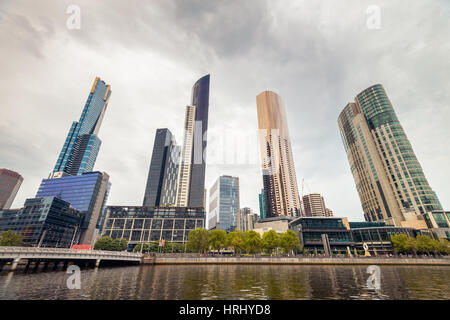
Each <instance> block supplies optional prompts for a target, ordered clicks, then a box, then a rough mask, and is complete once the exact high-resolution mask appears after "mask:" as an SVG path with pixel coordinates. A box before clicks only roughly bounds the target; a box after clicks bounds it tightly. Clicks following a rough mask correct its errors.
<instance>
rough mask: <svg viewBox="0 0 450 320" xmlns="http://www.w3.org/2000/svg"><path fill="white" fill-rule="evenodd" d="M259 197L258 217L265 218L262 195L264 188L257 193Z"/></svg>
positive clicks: (264, 201) (265, 211) (264, 205)
mask: <svg viewBox="0 0 450 320" xmlns="http://www.w3.org/2000/svg"><path fill="white" fill-rule="evenodd" d="M258 199H259V217H260V218H261V219H265V218H267V210H266V199H265V197H264V189H261V193H260V194H259V195H258Z"/></svg>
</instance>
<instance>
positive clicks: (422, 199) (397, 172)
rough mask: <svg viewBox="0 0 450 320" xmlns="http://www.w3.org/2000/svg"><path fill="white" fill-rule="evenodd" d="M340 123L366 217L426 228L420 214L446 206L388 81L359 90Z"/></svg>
mask: <svg viewBox="0 0 450 320" xmlns="http://www.w3.org/2000/svg"><path fill="white" fill-rule="evenodd" d="M338 125H339V130H340V133H341V137H342V140H343V143H344V148H345V151H346V153H347V158H348V160H349V163H350V169H351V171H352V174H353V178H354V180H355V184H356V189H357V191H358V194H359V197H360V200H361V205H362V209H363V212H364V217H365V219H366V221H385V222H386V223H387V224H390V225H394V226H412V227H416V228H422V227H424V228H426V226H425V224H424V222H423V220H422V219H423V218H422V216H421V214H423V213H426V212H430V211H434V210H442V207H441V205H440V203H439V200H438V198H437V196H436V194H435V193H434V191H433V190H432V189H431V187H430V185H429V184H428V181H427V179H426V178H425V174H424V172H423V170H422V167H421V166H420V163H419V161H418V160H417V157H416V155H415V154H414V151H413V149H412V146H411V144H410V142H409V140H408V138H407V136H406V133H405V132H404V130H403V127H402V126H401V124H400V122H399V120H398V118H397V116H396V114H395V112H394V108H393V106H392V104H391V102H390V101H389V98H388V96H387V94H386V92H385V90H384V88H383V86H382V85H380V84H377V85H374V86H371V87H369V88H367V89H365V90H364V91H362V92H361V93H360V94H358V95H357V96H356V99H355V102H350V103H349V104H347V106H346V107H345V108H344V110H343V111H342V112H341V114H340V115H339V119H338Z"/></svg>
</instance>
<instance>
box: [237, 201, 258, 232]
mask: <svg viewBox="0 0 450 320" xmlns="http://www.w3.org/2000/svg"><path fill="white" fill-rule="evenodd" d="M239 217H240V218H239V226H240V228H239V231H242V232H245V231H249V230H253V229H255V223H256V221H258V215H257V214H256V213H254V212H253V211H252V209H250V208H248V207H245V208H241V210H240V212H239Z"/></svg>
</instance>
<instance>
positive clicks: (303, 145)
mask: <svg viewBox="0 0 450 320" xmlns="http://www.w3.org/2000/svg"><path fill="white" fill-rule="evenodd" d="M69 5H77V6H79V8H80V9H81V28H80V29H79V30H77V29H74V30H69V29H68V28H67V25H66V22H67V19H68V18H69V16H70V15H69V14H67V13H66V10H67V7H68V6H69ZM370 5H376V6H378V7H379V8H380V9H381V24H380V29H369V28H368V27H367V24H366V22H367V19H368V18H369V17H370V16H371V15H370V14H367V13H366V10H367V8H368V7H369V6H370ZM449 17H450V2H449V1H447V0H441V1H440V0H434V1H424V0H420V1H419V0H416V1H408V2H406V1H392V0H386V1H379V0H371V1H363V0H355V1H306V0H305V1H287V0H282V1H265V0H245V1H234V0H232V1H230V0H227V1H214V0H202V1H194V0H178V1H175V0H164V1H157V0H154V1H137V0H136V1H133V0H129V1H119V0H117V1H102V2H101V3H100V2H99V1H87V0H86V1H76V0H71V1H56V0H55V1H44V0H40V1H18V0H14V1H5V0H3V1H1V2H0V43H1V50H0V70H1V73H0V167H5V168H9V169H12V170H15V171H17V172H19V173H20V174H22V175H23V177H24V182H23V184H22V187H21V189H20V191H19V193H18V195H17V197H16V200H15V202H14V207H20V206H22V204H23V202H24V201H25V199H26V198H32V197H34V196H35V194H36V191H37V189H38V187H39V184H40V181H41V179H42V178H45V177H47V176H48V174H49V172H50V171H51V170H52V169H53V166H54V165H55V162H56V159H57V158H58V155H59V152H60V150H61V147H62V145H63V143H64V140H65V138H66V135H67V133H68V130H69V128H70V125H71V123H72V121H77V120H78V119H79V116H80V114H81V111H82V108H83V106H84V103H85V101H86V98H87V95H88V93H89V89H90V87H91V85H92V82H93V80H94V78H95V77H96V76H99V77H101V78H102V79H103V80H105V81H106V82H107V83H108V84H110V85H111V87H112V96H111V99H110V103H109V107H108V110H107V112H106V115H105V118H104V121H103V125H102V128H101V130H100V133H99V137H100V139H101V140H102V141H103V143H102V146H101V149H100V153H99V155H98V158H97V163H96V166H95V169H96V170H99V171H106V172H107V173H108V174H110V176H111V182H112V188H111V193H110V197H109V201H108V204H110V205H141V203H142V200H143V195H144V188H145V183H146V179H147V173H148V168H149V165H150V156H151V151H152V148H153V140H154V134H155V130H156V129H157V128H165V127H167V128H169V129H170V130H171V131H172V132H173V133H174V134H175V136H176V138H177V141H178V142H179V143H180V142H181V141H182V134H183V131H182V126H183V121H184V112H185V106H186V105H187V104H188V103H189V101H190V95H191V88H192V85H193V84H194V82H195V81H196V80H197V79H198V78H200V77H202V76H203V75H205V74H211V91H210V113H209V117H210V118H209V129H210V130H209V133H208V134H209V136H208V157H207V163H208V165H207V173H206V175H207V176H206V186H207V188H208V189H209V188H210V187H211V186H212V184H213V182H214V181H215V180H216V179H217V177H218V176H219V175H222V174H229V175H234V176H239V178H240V186H241V207H244V206H249V207H251V208H252V209H254V210H255V211H259V208H258V193H259V191H260V189H261V187H262V178H261V171H260V155H259V149H258V145H257V143H258V140H257V115H256V95H257V94H259V93H260V92H261V91H263V90H272V91H275V92H277V93H278V94H279V95H280V96H281V97H282V99H283V101H284V103H285V106H286V112H287V115H288V123H289V130H290V136H291V142H292V147H293V155H294V161H295V168H296V173H297V180H298V184H299V188H300V189H301V185H302V179H304V180H305V182H306V183H305V188H304V189H305V190H304V193H309V192H313V191H315V192H320V193H322V194H323V195H324V197H325V201H326V204H327V206H328V207H329V208H331V209H332V210H333V211H334V213H335V215H336V216H348V217H349V218H350V220H353V221H355V220H356V221H358V220H360V221H361V220H363V214H362V209H361V205H360V202H359V197H358V194H357V192H356V188H355V185H354V181H353V177H352V175H351V172H350V168H349V164H348V161H347V157H346V154H345V152H344V148H343V146H342V141H341V138H340V135H339V130H338V127H337V117H338V115H339V113H340V112H341V111H342V109H343V108H344V107H345V105H346V104H347V102H349V101H352V100H353V99H354V97H355V96H356V95H357V94H358V93H359V92H360V91H362V90H363V89H365V88H367V87H369V86H371V85H373V84H376V83H381V84H383V85H384V87H385V89H386V91H387V93H388V95H389V97H390V99H391V101H392V103H393V105H394V108H395V110H396V113H397V115H398V117H399V119H400V121H401V123H402V125H403V127H404V128H405V131H406V133H407V134H408V137H409V139H410V141H411V144H412V145H413V148H414V150H415V153H416V155H417V157H418V159H419V161H420V163H421V164H422V167H423V169H424V171H425V174H426V176H427V178H428V181H429V183H430V185H431V187H432V188H433V189H434V190H435V191H436V192H437V195H438V197H439V199H440V200H441V203H442V205H443V206H444V208H445V209H450V184H449V183H448V181H450V169H449V159H450V149H449V147H448V145H449V144H448V141H450V130H449V127H448V123H449V120H450V90H449V88H450V80H449V70H450V58H449V57H450V43H449V35H450V19H449ZM224 150H226V152H224ZM299 191H300V192H301V190H299Z"/></svg>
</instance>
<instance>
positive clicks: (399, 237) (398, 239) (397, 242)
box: [391, 234, 408, 253]
mask: <svg viewBox="0 0 450 320" xmlns="http://www.w3.org/2000/svg"><path fill="white" fill-rule="evenodd" d="M407 241H408V236H407V235H406V234H394V235H392V236H391V242H392V246H393V247H394V251H395V252H396V253H403V252H406V242H407Z"/></svg>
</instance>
